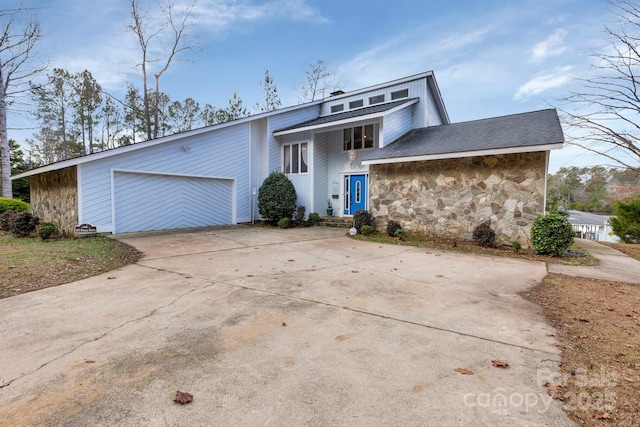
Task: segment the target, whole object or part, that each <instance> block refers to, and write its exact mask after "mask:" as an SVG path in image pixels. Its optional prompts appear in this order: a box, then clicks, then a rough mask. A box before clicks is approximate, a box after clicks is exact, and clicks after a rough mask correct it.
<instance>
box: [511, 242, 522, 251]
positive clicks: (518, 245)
mask: <svg viewBox="0 0 640 427" xmlns="http://www.w3.org/2000/svg"><path fill="white" fill-rule="evenodd" d="M511 247H512V248H513V251H514V252H520V249H522V243H520V242H519V241H518V240H514V241H513V242H512V243H511Z"/></svg>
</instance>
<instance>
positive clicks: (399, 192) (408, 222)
mask: <svg viewBox="0 0 640 427" xmlns="http://www.w3.org/2000/svg"><path fill="white" fill-rule="evenodd" d="M546 155H547V153H546V152H538V153H522V154H508V155H499V156H489V157H467V158H461V159H447V160H431V161H421V162H407V163H391V164H383V165H371V167H370V170H369V179H370V186H369V197H370V199H369V206H370V210H371V212H372V213H373V215H374V216H375V217H376V227H377V228H378V229H384V227H386V224H387V222H388V221H389V220H395V221H398V222H399V223H400V224H402V227H403V228H405V229H406V230H408V231H411V232H415V233H427V234H428V233H432V234H433V233H435V234H440V235H447V236H457V237H462V238H467V239H470V238H471V234H472V232H473V229H474V228H475V227H476V226H477V225H479V224H482V223H483V222H486V221H490V222H491V227H492V228H493V229H494V231H495V232H496V237H497V238H498V242H499V243H500V244H508V245H511V243H512V242H513V241H515V240H518V241H520V243H521V244H522V246H523V247H530V246H531V245H530V242H529V240H530V230H531V223H532V221H533V219H535V218H536V217H537V216H538V215H542V214H544V200H545V177H546V171H547V166H546V165H547V160H546Z"/></svg>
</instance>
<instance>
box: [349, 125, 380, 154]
mask: <svg viewBox="0 0 640 427" xmlns="http://www.w3.org/2000/svg"><path fill="white" fill-rule="evenodd" d="M373 139H374V138H373V125H365V126H358V127H354V128H348V129H344V130H343V131H342V149H343V150H344V151H349V150H363V149H365V148H373V146H374V145H375V144H374V140H373Z"/></svg>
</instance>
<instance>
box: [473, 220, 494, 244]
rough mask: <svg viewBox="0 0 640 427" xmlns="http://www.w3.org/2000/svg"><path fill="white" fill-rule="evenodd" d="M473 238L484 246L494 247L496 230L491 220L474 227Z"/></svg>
mask: <svg viewBox="0 0 640 427" xmlns="http://www.w3.org/2000/svg"><path fill="white" fill-rule="evenodd" d="M472 237H473V240H474V241H475V242H476V243H477V244H479V245H480V246H482V247H483V248H493V247H495V245H496V232H495V231H493V229H492V228H491V223H490V222H483V223H482V224H480V225H478V226H476V228H474V229H473V235H472Z"/></svg>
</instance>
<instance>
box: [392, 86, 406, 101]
mask: <svg viewBox="0 0 640 427" xmlns="http://www.w3.org/2000/svg"><path fill="white" fill-rule="evenodd" d="M408 96H409V89H402V90H397V91H395V92H391V100H392V101H393V100H394V99H401V98H406V97H408Z"/></svg>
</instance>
